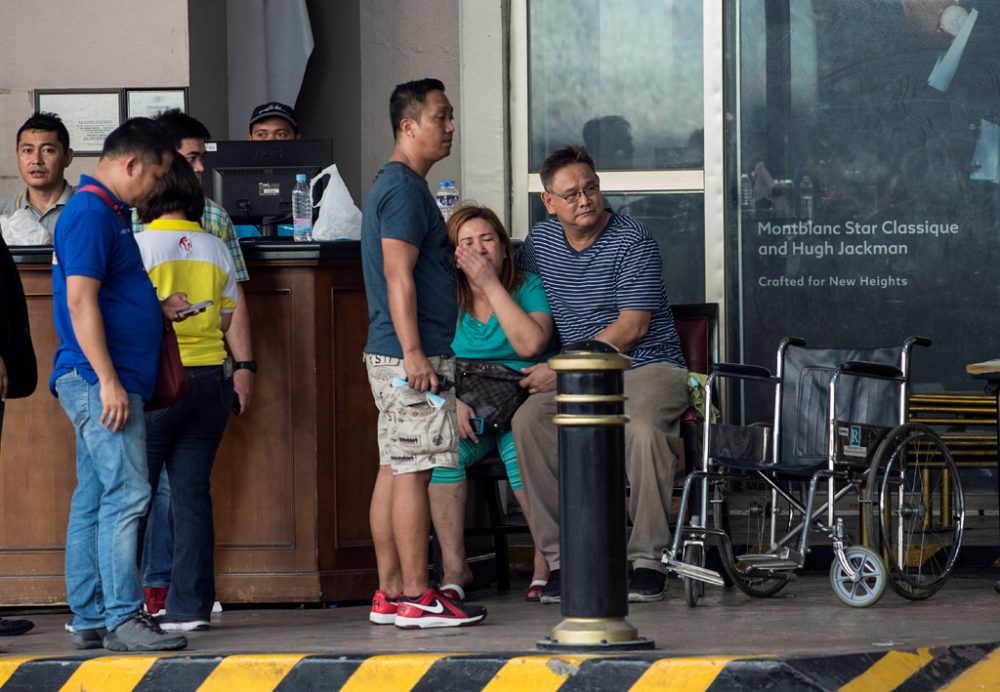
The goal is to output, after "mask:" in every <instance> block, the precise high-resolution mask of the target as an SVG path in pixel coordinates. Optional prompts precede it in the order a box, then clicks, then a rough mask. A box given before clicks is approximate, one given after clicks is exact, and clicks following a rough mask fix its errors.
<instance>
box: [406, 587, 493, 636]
mask: <svg viewBox="0 0 1000 692" xmlns="http://www.w3.org/2000/svg"><path fill="white" fill-rule="evenodd" d="M396 605H397V607H398V610H397V611H396V627H399V628H400V629H404V630H412V629H426V628H428V627H461V626H462V625H474V624H476V623H477V622H482V621H483V619H484V618H485V617H486V608H483V607H482V606H473V605H466V604H464V603H456V602H455V601H452V600H451V599H449V598H448V597H446V596H443V595H442V594H441V592H440V591H436V590H434V589H427V591H425V592H424V595H423V596H421V597H420V598H418V599H416V600H412V599H409V598H406V597H405V596H400V597H399V599H398V600H397V601H396Z"/></svg>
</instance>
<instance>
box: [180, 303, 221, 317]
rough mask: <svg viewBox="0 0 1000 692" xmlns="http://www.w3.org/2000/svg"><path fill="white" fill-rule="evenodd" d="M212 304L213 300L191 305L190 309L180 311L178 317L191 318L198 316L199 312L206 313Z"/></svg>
mask: <svg viewBox="0 0 1000 692" xmlns="http://www.w3.org/2000/svg"><path fill="white" fill-rule="evenodd" d="M211 304H212V301H211V300H203V301H201V302H200V303H195V304H194V305H189V306H188V307H186V308H184V309H183V310H179V311H178V312H177V316H178V317H190V316H191V315H197V314H198V313H199V312H202V311H204V310H205V308H207V307H208V306H209V305H211Z"/></svg>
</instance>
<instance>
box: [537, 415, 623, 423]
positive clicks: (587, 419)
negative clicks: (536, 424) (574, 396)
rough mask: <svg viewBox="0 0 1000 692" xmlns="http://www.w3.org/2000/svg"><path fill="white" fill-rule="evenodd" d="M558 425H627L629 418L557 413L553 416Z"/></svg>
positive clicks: (553, 420)
mask: <svg viewBox="0 0 1000 692" xmlns="http://www.w3.org/2000/svg"><path fill="white" fill-rule="evenodd" d="M552 422H553V423H555V424H556V425H578V426H579V425H625V424H626V423H628V416H578V415H576V414H573V413H557V414H556V415H554V416H552Z"/></svg>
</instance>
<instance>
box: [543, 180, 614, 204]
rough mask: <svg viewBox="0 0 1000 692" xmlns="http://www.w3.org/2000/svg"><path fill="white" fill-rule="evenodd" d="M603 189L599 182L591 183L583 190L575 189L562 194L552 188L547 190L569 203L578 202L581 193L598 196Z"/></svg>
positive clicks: (589, 196)
mask: <svg viewBox="0 0 1000 692" xmlns="http://www.w3.org/2000/svg"><path fill="white" fill-rule="evenodd" d="M600 191H601V186H600V185H598V184H597V183H591V184H590V185H588V186H587V187H585V188H583V189H582V190H574V191H573V192H567V193H566V194H565V195H560V194H559V193H558V192H553V191H552V190H546V192H548V193H549V194H550V195H552V196H553V197H558V198H559V199H561V200H562V201H564V202H566V203H567V204H576V203H577V201H579V199H580V195H586V196H587V198H588V199H589V198H592V197H596V196H597V194H598V193H599V192H600Z"/></svg>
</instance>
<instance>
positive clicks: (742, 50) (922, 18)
mask: <svg viewBox="0 0 1000 692" xmlns="http://www.w3.org/2000/svg"><path fill="white" fill-rule="evenodd" d="M735 6H736V7H738V8H739V9H738V10H736V11H738V12H739V16H738V25H739V37H738V38H739V43H738V49H739V52H738V54H735V53H734V55H735V63H734V64H733V65H731V66H730V70H731V71H730V74H731V75H732V76H734V77H737V76H738V78H739V91H738V94H737V97H738V101H739V104H738V115H739V119H738V123H739V132H738V134H739V138H738V140H736V139H730V142H731V144H732V146H733V147H734V149H737V148H738V162H737V166H735V167H734V171H733V172H732V174H733V178H732V179H731V180H730V183H731V184H732V186H733V187H732V189H739V190H740V194H739V195H738V196H737V195H734V199H735V198H736V197H738V198H739V200H740V202H739V208H733V209H732V210H731V212H732V213H730V214H729V215H728V218H729V219H730V223H731V224H732V225H731V226H730V228H729V242H730V245H729V247H730V248H731V249H732V250H733V252H732V253H731V255H730V259H731V261H733V262H734V263H738V265H737V266H730V271H729V272H728V275H729V276H730V277H732V278H734V279H735V280H736V281H737V282H738V284H737V285H735V287H734V291H733V294H735V295H737V296H739V310H740V315H739V317H740V322H741V323H740V325H738V331H737V332H735V333H734V337H735V338H737V339H740V340H741V342H740V346H742V349H741V351H742V354H741V355H742V359H743V360H744V362H749V363H758V364H763V365H770V364H771V363H773V359H774V349H775V346H776V344H777V342H778V339H779V338H780V337H782V336H785V335H789V334H793V335H796V336H801V337H804V338H805V339H806V340H807V341H808V342H809V343H812V344H815V345H827V346H859V347H860V346H880V345H890V344H898V343H902V341H903V339H904V338H905V337H906V336H908V335H912V334H920V335H924V336H928V337H930V338H931V339H932V340H933V341H934V346H933V348H932V349H930V350H926V349H917V350H916V351H915V352H914V361H913V362H914V373H913V375H914V382H915V385H916V386H917V388H923V389H946V390H955V389H978V388H980V383H976V382H973V381H970V380H969V378H968V377H967V375H966V374H965V369H964V366H965V364H966V363H970V362H974V361H979V360H986V359H988V358H995V357H997V356H998V355H1000V330H998V329H996V328H994V327H993V326H992V324H993V319H992V318H993V313H994V312H995V310H996V306H997V305H998V304H1000V282H998V281H997V277H996V270H995V267H996V265H997V262H998V259H1000V213H998V212H1000V143H998V142H1000V105H998V104H1000V79H998V78H997V76H998V75H1000V53H998V52H997V50H996V43H995V37H996V36H997V34H998V32H1000V5H997V4H996V3H972V4H962V5H958V4H955V3H952V2H948V1H945V0H900V1H899V2H885V0H850V1H844V2H826V1H818V0H803V1H802V2H799V1H798V0H796V1H795V2H773V1H765V0H743V1H742V2H740V3H738V4H735ZM731 7H732V6H731ZM977 8H978V9H977ZM734 112H737V111H735V110H734ZM731 134H732V133H731ZM737 142H738V145H737ZM978 325H985V328H978Z"/></svg>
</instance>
